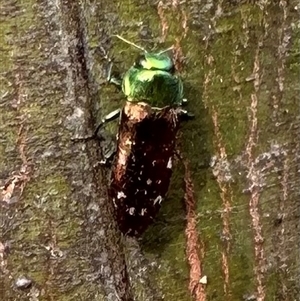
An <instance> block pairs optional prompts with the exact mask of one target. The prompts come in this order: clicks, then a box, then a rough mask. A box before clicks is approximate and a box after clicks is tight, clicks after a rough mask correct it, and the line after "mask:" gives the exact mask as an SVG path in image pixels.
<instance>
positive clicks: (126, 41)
mask: <svg viewBox="0 0 300 301" xmlns="http://www.w3.org/2000/svg"><path fill="white" fill-rule="evenodd" d="M112 36H113V37H117V38H118V39H120V40H122V41H123V42H125V43H127V44H129V45H131V46H134V47H135V48H138V49H140V50H142V51H144V52H145V53H147V50H146V49H145V48H143V47H141V46H138V45H136V44H134V43H132V42H130V41H128V40H126V39H125V38H123V37H121V36H119V35H118V34H114V35H112Z"/></svg>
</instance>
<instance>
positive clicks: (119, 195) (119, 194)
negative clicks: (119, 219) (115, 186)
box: [117, 191, 127, 199]
mask: <svg viewBox="0 0 300 301" xmlns="http://www.w3.org/2000/svg"><path fill="white" fill-rule="evenodd" d="M126 197H127V196H126V194H125V193H124V192H123V191H118V194H117V198H118V199H121V198H126Z"/></svg>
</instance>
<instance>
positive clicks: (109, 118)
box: [94, 108, 121, 136]
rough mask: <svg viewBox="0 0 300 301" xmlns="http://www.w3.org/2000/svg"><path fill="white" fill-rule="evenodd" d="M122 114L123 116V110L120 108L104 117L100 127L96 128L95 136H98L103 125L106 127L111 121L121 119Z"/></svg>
mask: <svg viewBox="0 0 300 301" xmlns="http://www.w3.org/2000/svg"><path fill="white" fill-rule="evenodd" d="M120 114H121V109H120V108H119V109H116V110H114V111H112V112H110V113H109V114H107V115H106V116H104V118H103V119H102V120H101V122H100V123H99V125H98V126H97V127H96V130H95V132H94V136H97V133H98V131H99V130H100V129H101V128H102V126H103V125H105V124H106V123H108V122H110V121H113V120H115V119H117V118H118V117H120Z"/></svg>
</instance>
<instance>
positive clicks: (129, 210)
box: [126, 207, 135, 215]
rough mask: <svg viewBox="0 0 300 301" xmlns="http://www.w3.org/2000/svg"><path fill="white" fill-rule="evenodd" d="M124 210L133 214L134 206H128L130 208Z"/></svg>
mask: <svg viewBox="0 0 300 301" xmlns="http://www.w3.org/2000/svg"><path fill="white" fill-rule="evenodd" d="M126 211H128V213H129V214H130V215H134V212H135V208H134V207H130V208H129V209H127V210H126Z"/></svg>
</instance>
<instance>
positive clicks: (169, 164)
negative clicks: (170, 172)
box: [167, 157, 172, 169]
mask: <svg viewBox="0 0 300 301" xmlns="http://www.w3.org/2000/svg"><path fill="white" fill-rule="evenodd" d="M167 168H170V169H171V168H172V157H170V158H169V161H168V164H167Z"/></svg>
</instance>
